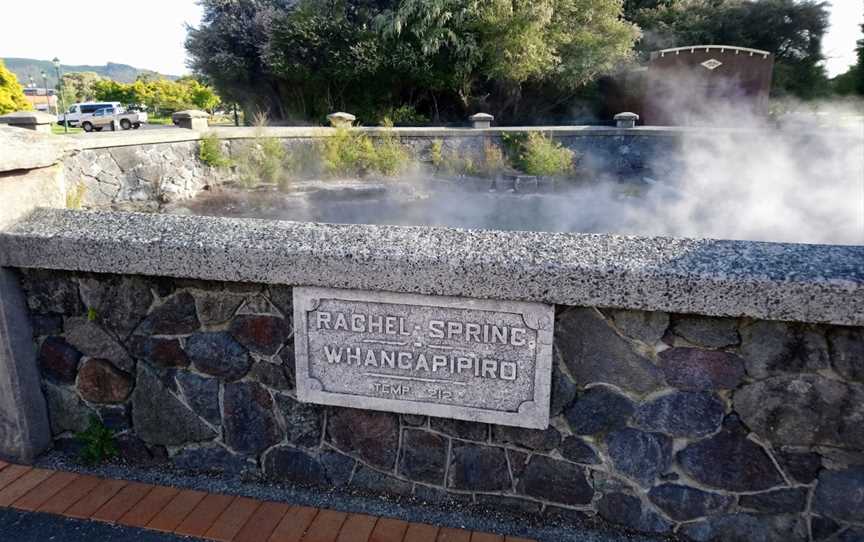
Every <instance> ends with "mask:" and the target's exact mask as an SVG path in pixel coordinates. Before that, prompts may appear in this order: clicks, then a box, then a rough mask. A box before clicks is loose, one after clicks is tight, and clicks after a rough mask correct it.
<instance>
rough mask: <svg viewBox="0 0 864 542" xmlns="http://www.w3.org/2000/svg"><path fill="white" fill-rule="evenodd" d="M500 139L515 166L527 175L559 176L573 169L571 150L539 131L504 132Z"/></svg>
mask: <svg viewBox="0 0 864 542" xmlns="http://www.w3.org/2000/svg"><path fill="white" fill-rule="evenodd" d="M502 141H503V142H504V146H505V149H507V151H508V154H510V155H511V156H513V157H514V159H513V162H514V164H515V165H516V167H517V168H518V169H520V170H522V171H524V172H525V173H527V174H529V175H541V176H546V177H559V176H564V175H567V174H569V173H571V172H572V171H573V158H574V156H575V154H574V153H573V151H571V150H570V149H568V148H566V147H564V146H563V145H561V144H560V143H557V142H555V141H552V139H551V138H549V137H546V136H545V135H543V134H542V133H540V132H529V133H528V134H505V135H504V136H502Z"/></svg>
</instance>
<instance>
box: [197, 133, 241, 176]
mask: <svg viewBox="0 0 864 542" xmlns="http://www.w3.org/2000/svg"><path fill="white" fill-rule="evenodd" d="M198 158H200V159H201V161H202V162H204V163H205V164H207V165H208V166H210V167H217V168H222V167H230V166H232V165H233V162H232V161H231V159H230V158H228V157H227V156H225V153H223V152H222V143H221V142H220V141H219V138H218V137H216V134H214V133H212V132H210V133H207V134H204V136H203V137H202V138H201V142H200V144H199V147H198Z"/></svg>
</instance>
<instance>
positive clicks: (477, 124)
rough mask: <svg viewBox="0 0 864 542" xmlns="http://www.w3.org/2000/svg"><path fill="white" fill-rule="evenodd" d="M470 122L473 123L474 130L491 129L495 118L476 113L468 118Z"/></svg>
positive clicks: (487, 114)
mask: <svg viewBox="0 0 864 542" xmlns="http://www.w3.org/2000/svg"><path fill="white" fill-rule="evenodd" d="M468 120H470V121H471V127H472V128H490V127H491V126H492V121H493V120H495V117H493V116H492V115H490V114H489V113H476V114H474V115H471V116H470V117H468Z"/></svg>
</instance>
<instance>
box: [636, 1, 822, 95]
mask: <svg viewBox="0 0 864 542" xmlns="http://www.w3.org/2000/svg"><path fill="white" fill-rule="evenodd" d="M627 4H628V11H627V16H628V17H629V18H630V19H631V20H632V21H634V22H636V23H637V24H638V25H639V26H640V27H641V28H642V30H643V33H644V38H643V40H642V41H641V42H640V43H639V45H638V47H639V49H640V51H642V52H643V53H647V52H648V51H652V50H656V49H662V48H667V47H678V46H687V45H736V46H741V47H752V48H755V49H763V50H766V51H770V52H771V53H773V54H774V55H775V72H774V92H775V94H777V95H794V96H798V97H801V98H805V99H807V98H815V97H819V96H824V95H825V94H827V92H828V90H829V86H828V78H827V75H826V73H825V69H824V67H823V65H822V62H823V60H824V56H823V54H822V38H823V37H824V35H825V32H826V31H827V28H828V3H827V2H824V1H821V0H759V1H750V0H658V1H652V0H630V1H628V2H627Z"/></svg>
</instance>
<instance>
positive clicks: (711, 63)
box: [702, 58, 723, 70]
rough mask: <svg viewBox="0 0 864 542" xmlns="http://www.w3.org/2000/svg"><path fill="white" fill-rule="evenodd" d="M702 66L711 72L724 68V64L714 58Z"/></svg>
mask: <svg viewBox="0 0 864 542" xmlns="http://www.w3.org/2000/svg"><path fill="white" fill-rule="evenodd" d="M702 65H703V66H705V67H706V68H708V69H709V70H716V69H717V68H719V67H720V66H722V65H723V63H722V62H720V61H719V60H716V59H714V58H712V59H710V60H706V61H705V62H703V63H702Z"/></svg>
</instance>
